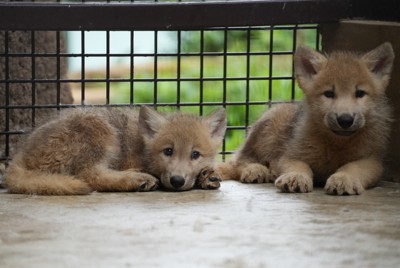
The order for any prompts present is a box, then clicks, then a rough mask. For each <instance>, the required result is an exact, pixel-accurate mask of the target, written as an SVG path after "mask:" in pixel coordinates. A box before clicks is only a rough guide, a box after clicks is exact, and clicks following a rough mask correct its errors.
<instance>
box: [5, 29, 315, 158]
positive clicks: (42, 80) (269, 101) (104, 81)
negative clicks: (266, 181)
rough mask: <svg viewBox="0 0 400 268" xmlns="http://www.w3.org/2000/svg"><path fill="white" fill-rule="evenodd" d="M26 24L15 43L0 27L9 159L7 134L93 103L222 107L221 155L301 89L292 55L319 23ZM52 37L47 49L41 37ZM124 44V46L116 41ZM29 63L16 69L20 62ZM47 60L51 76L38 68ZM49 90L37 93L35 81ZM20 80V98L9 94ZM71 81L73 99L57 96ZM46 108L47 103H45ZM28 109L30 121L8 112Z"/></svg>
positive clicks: (197, 109) (201, 109) (311, 41)
mask: <svg viewBox="0 0 400 268" xmlns="http://www.w3.org/2000/svg"><path fill="white" fill-rule="evenodd" d="M63 30H64V29H59V31H51V32H48V31H46V32H41V31H28V32H26V31H23V32H21V33H22V34H23V35H27V37H26V40H27V41H26V44H25V46H24V49H18V48H14V47H12V45H13V44H14V43H15V42H14V41H15V40H14V41H13V38H14V39H15V38H16V36H18V32H15V31H2V32H0V40H2V41H1V42H3V43H2V44H0V45H1V46H0V49H2V51H0V60H1V64H2V65H3V69H2V70H1V71H2V73H1V75H0V91H2V92H0V94H2V99H3V100H2V101H0V123H2V124H3V125H2V126H1V127H2V129H0V142H1V143H0V160H3V161H4V160H6V161H8V160H10V159H11V158H12V155H13V152H14V151H13V150H14V149H13V146H12V144H13V141H14V140H18V139H19V137H20V136H23V134H25V133H27V132H29V130H30V129H32V128H33V127H35V126H37V125H39V124H40V123H39V122H41V121H43V120H44V121H46V120H48V119H47V118H48V117H49V116H51V115H52V114H57V113H58V112H59V111H61V110H64V109H67V108H74V107H81V106H86V105H91V106H131V107H134V106H140V105H149V106H154V107H156V108H157V109H158V110H162V111H170V110H176V109H179V110H182V111H185V112H191V113H195V114H199V115H204V114H208V113H209V112H210V111H211V110H214V109H217V108H219V107H224V108H225V109H226V111H227V114H228V129H227V134H226V138H225V141H224V143H223V146H222V148H221V157H222V159H225V157H226V155H229V154H231V153H232V152H233V151H234V150H235V149H236V148H237V147H238V146H239V144H240V143H241V142H242V141H243V139H244V138H245V135H246V130H247V129H248V127H249V126H250V125H251V124H252V123H253V122H254V121H255V120H256V119H257V118H258V117H259V116H260V115H261V114H262V112H264V111H265V110H266V109H268V107H270V106H271V105H274V104H276V103H282V102H293V101H295V100H297V99H299V98H301V91H300V90H299V89H298V87H297V86H296V83H295V81H294V76H293V64H292V57H293V52H294V50H295V48H296V47H297V46H298V45H299V44H305V45H308V46H311V47H313V48H316V49H318V48H319V33H318V27H317V25H301V24H299V25H265V26H257V27H223V28H199V29H198V30H173V31H172V30H171V31H165V30H162V31H161V30H155V31H136V30H135V31H133V30H132V31H63ZM42 33H46V34H47V35H50V36H52V39H54V40H55V41H54V43H53V44H52V46H51V49H47V50H43V49H41V47H40V46H39V45H38V42H40V41H43V40H41V38H39V37H40V35H41V34H42ZM121 44H123V45H121ZM22 60H23V61H25V63H26V62H28V64H27V65H28V69H29V72H28V73H27V74H25V75H16V73H17V72H16V71H15V70H12V69H13V68H15V65H18V64H19V63H20V61H22ZM46 60H51V61H52V65H51V69H52V71H53V74H52V75H46V74H43V73H46V72H43V70H40V68H42V67H43V66H42V65H43V64H45V63H46V62H48V61H46ZM44 85H47V87H50V88H51V89H49V90H50V91H52V95H51V96H52V97H51V99H47V100H46V102H43V101H38V94H41V93H40V92H41V86H44ZM19 88H25V91H24V92H23V93H21V92H20V94H23V95H24V97H25V102H23V103H21V102H15V101H14V100H13V97H14V95H18V94H17V92H19V91H20V89H19ZM66 90H71V91H72V95H73V99H74V100H73V101H72V100H71V101H65V100H64V99H63V98H62V96H63V95H65V92H64V91H66ZM43 111H47V112H43ZM20 113H25V114H28V115H27V117H28V118H29V124H27V125H26V124H25V125H23V124H19V122H15V120H14V121H13V119H12V118H13V116H15V115H16V114H20Z"/></svg>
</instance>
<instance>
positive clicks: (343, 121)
mask: <svg viewBox="0 0 400 268" xmlns="http://www.w3.org/2000/svg"><path fill="white" fill-rule="evenodd" d="M337 122H338V123H339V125H340V127H341V128H343V129H348V128H349V127H351V125H353V122H354V117H353V116H351V115H349V114H342V115H341V116H338V117H337Z"/></svg>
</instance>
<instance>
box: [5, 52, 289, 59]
mask: <svg viewBox="0 0 400 268" xmlns="http://www.w3.org/2000/svg"><path fill="white" fill-rule="evenodd" d="M248 55H249V56H271V55H272V56H273V55H293V51H250V52H180V53H157V54H156V53H132V54H127V53H125V54H124V53H109V54H107V53H85V54H82V53H59V54H57V53H51V52H50V53H41V52H38V53H26V52H25V53H7V54H6V53H0V57H15V58H23V57H62V58H81V57H86V58H89V57H93V58H95V57H111V58H113V57H119V58H121V57H177V56H181V57H202V56H204V57H217V56H248Z"/></svg>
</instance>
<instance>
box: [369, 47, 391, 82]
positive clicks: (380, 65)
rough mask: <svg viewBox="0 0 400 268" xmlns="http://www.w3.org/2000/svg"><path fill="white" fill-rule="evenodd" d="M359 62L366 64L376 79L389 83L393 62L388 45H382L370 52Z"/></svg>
mask: <svg viewBox="0 0 400 268" xmlns="http://www.w3.org/2000/svg"><path fill="white" fill-rule="evenodd" d="M361 60H362V61H363V62H364V63H365V64H366V66H367V68H368V69H369V70H370V71H371V72H372V73H373V74H375V75H376V76H377V77H378V78H380V79H382V81H383V82H386V83H387V82H389V77H390V72H391V71H392V66H393V61H394V52H393V48H392V45H391V44H390V43H383V44H382V45H380V46H379V47H377V48H375V49H374V50H371V51H370V52H368V53H366V54H365V55H364V56H362V58H361ZM385 80H387V81H385Z"/></svg>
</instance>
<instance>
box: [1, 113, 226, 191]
mask: <svg viewBox="0 0 400 268" xmlns="http://www.w3.org/2000/svg"><path fill="white" fill-rule="evenodd" d="M225 129H226V114H225V110H218V111H216V112H214V113H212V114H210V115H209V116H207V117H203V118H202V117H197V116H193V115H187V114H182V113H171V114H165V115H164V114H160V113H158V112H156V111H154V110H152V109H150V108H147V107H142V108H141V109H140V112H139V113H138V112H136V111H133V110H131V109H128V108H127V109H116V108H115V109H105V108H104V109H102V108H87V109H76V110H74V111H69V112H67V113H65V114H63V115H61V117H60V118H57V119H55V120H53V121H50V122H48V123H46V124H44V125H42V126H41V127H39V128H37V129H36V130H35V131H33V133H32V134H31V135H30V136H29V137H28V138H27V140H26V141H25V143H24V144H23V146H22V150H20V152H18V154H17V155H16V156H15V158H14V159H13V160H12V161H11V164H10V166H9V167H8V168H7V170H6V175H5V184H6V187H7V188H8V190H9V192H11V193H23V194H45V195H69V194H88V193H90V192H92V191H150V190H154V189H156V188H157V186H158V185H159V182H160V184H161V186H163V187H165V188H167V189H171V190H179V191H183V190H189V189H192V188H193V187H195V186H196V185H199V186H200V188H203V189H215V188H218V187H219V186H220V184H219V178H218V177H216V176H214V173H213V168H214V159H215V157H216V154H217V153H218V148H219V147H220V145H221V143H222V140H223V137H224V134H225Z"/></svg>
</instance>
